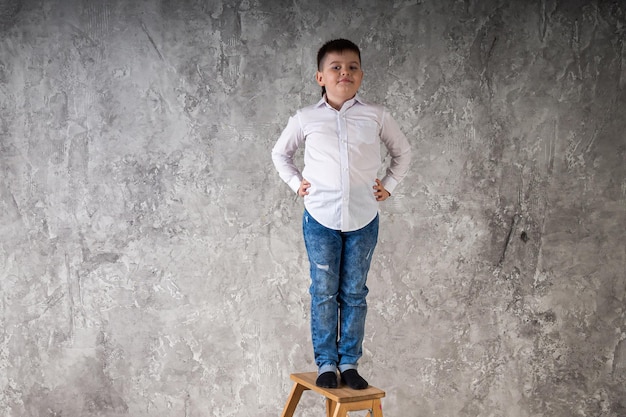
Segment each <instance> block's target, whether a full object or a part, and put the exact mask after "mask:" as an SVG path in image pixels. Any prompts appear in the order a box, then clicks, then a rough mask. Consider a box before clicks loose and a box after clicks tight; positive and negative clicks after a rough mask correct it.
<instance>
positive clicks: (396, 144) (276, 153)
mask: <svg viewBox="0 0 626 417" xmlns="http://www.w3.org/2000/svg"><path fill="white" fill-rule="evenodd" d="M381 141H382V143H383V144H384V145H385V146H386V147H387V150H388V152H389V155H390V156H391V162H390V165H389V167H388V168H387V170H386V174H385V176H384V177H383V178H382V180H381V182H382V184H383V186H384V187H385V189H386V190H387V191H389V192H390V193H393V190H394V189H395V188H396V186H397V185H398V183H399V182H400V181H401V180H402V178H404V176H405V175H406V173H407V171H408V169H409V164H410V158H411V147H410V145H409V142H408V140H407V139H406V136H404V134H403V133H402V132H401V131H400V128H399V126H398V124H397V123H396V121H395V120H394V119H393V118H392V117H391V115H390V114H389V112H388V111H387V110H386V109H385V108H384V107H382V106H378V105H374V104H369V103H367V102H365V101H364V100H363V99H361V98H360V97H359V95H358V94H357V95H356V96H355V97H354V98H353V99H351V100H348V101H347V102H345V103H344V105H343V106H342V108H341V110H336V109H334V108H333V107H331V106H330V105H329V104H328V103H327V102H326V100H325V98H323V99H321V100H320V101H319V102H318V103H317V104H315V105H313V106H309V107H305V108H303V109H301V110H298V112H297V113H296V114H295V115H294V116H292V117H290V118H289V122H288V123H287V126H286V127H285V129H284V130H283V132H282V134H281V135H280V138H279V139H278V141H277V142H276V144H275V145H274V148H273V149H272V161H273V162H274V165H275V167H276V170H277V171H278V173H279V175H280V177H281V179H282V180H283V181H285V182H286V183H287V184H288V185H289V187H290V188H291V189H292V190H293V191H295V192H298V189H299V187H300V183H301V181H302V178H305V179H306V180H307V181H309V182H310V183H311V186H310V187H309V189H308V192H309V194H308V195H307V196H305V197H304V206H305V208H306V209H307V211H308V212H309V213H310V214H311V216H313V218H314V219H315V220H317V221H318V222H319V223H321V224H322V225H324V226H326V227H328V228H330V229H334V230H342V231H353V230H358V229H360V228H362V227H364V226H366V225H367V224H368V223H369V222H371V221H372V220H373V219H374V218H375V217H376V214H377V213H378V202H377V201H376V197H375V195H374V189H373V187H374V185H375V184H376V178H377V177H378V171H379V169H380V167H381V164H382V160H381V152H380V149H381V146H380V142H381ZM303 144H304V169H303V170H302V172H301V171H300V170H299V169H298V167H296V165H295V163H294V155H295V153H296V151H297V149H298V148H299V147H301V146H302V145H303Z"/></svg>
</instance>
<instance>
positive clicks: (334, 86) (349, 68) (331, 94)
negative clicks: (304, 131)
mask: <svg viewBox="0 0 626 417" xmlns="http://www.w3.org/2000/svg"><path fill="white" fill-rule="evenodd" d="M321 65H322V69H321V70H318V71H317V74H316V76H315V79H316V80H317V83H318V84H319V85H320V86H322V87H326V98H327V100H328V103H329V104H330V105H331V106H333V107H335V108H338V107H337V106H339V108H341V106H342V105H343V103H345V102H346V101H348V100H350V99H351V98H352V97H354V95H355V94H356V93H357V91H358V90H359V87H360V86H361V81H362V80H363V71H362V70H361V61H360V60H359V55H358V54H357V53H356V52H354V51H350V50H345V51H342V52H329V53H328V54H326V56H325V57H324V59H323V60H322V64H321Z"/></svg>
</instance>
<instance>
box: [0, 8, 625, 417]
mask: <svg viewBox="0 0 626 417" xmlns="http://www.w3.org/2000/svg"><path fill="white" fill-rule="evenodd" d="M338 36H344V37H348V38H350V39H352V40H354V41H355V42H357V43H359V44H360V45H361V47H362V48H363V65H364V69H365V81H364V84H363V88H362V93H363V95H364V96H365V97H367V98H369V99H370V100H372V101H376V102H379V103H382V104H385V105H387V106H388V107H389V108H390V109H392V110H393V114H394V115H395V117H396V119H397V120H398V121H399V123H400V124H401V126H402V128H403V130H404V131H405V133H406V135H407V136H408V137H409V138H410V141H411V143H412V145H413V147H414V162H413V165H412V170H411V173H410V175H409V176H408V177H407V178H406V180H405V182H404V183H402V185H401V187H400V188H398V190H397V193H395V195H394V196H393V198H392V199H391V200H388V201H387V202H385V203H384V204H383V205H382V206H381V213H382V218H381V228H382V229H381V235H380V243H379V247H378V248H377V252H376V256H375V260H374V264H373V267H372V271H371V274H370V282H369V286H370V296H369V305H370V314H369V316H368V322H367V335H366V340H365V344H364V349H365V353H364V357H363V360H362V362H361V369H362V371H363V374H364V375H366V376H367V377H368V379H369V380H370V382H371V383H372V384H374V385H376V386H378V387H381V388H383V389H385V390H386V392H387V397H386V398H385V399H384V401H383V405H384V408H385V415H386V416H390V417H393V416H398V417H399V416H407V417H421V416H446V417H447V416H461V417H470V416H471V417H476V416H480V417H487V416H494V417H496V416H497V417H500V416H507V417H530V416H533V417H535V416H537V417H539V416H546V417H547V416H554V417H573V416H590V417H592V416H593V417H624V416H626V272H625V270H626V245H625V239H624V231H625V230H626V163H625V162H626V139H625V133H624V132H625V131H626V121H625V120H626V118H625V117H624V115H625V111H626V107H625V105H626V3H625V2H624V1H588V2H587V1H556V0H536V1H505V0H501V1H498V0H492V1H476V0H467V1H453V0H437V1H434V0H433V1H430V0H423V1H410V0H406V1H401V0H394V1H391V0H390V1H378V2H372V1H371V0H363V1H346V2H336V1H317V2H311V1H299V0H296V1H278V0H276V1H274V0H272V1H269V0H268V1H261V0H248V1H246V0H240V1H235V0H224V1H219V0H204V1H201V0H186V1H175V0H169V1H165V0H164V1H157V0H145V1H139V0H137V1H130V0H129V1H124V0H108V1H96V0H93V1H91V0H84V1H80V0H57V1H52V0H50V1H43V0H40V1H36V0H24V1H20V0H2V1H0V416H2V417H17V416H33V417H42V416H50V417H52V416H59V417H60V416H64V417H73V416H82V417H89V416H103V417H121V416H132V417H142V416H164V417H165V416H167V417H183V416H185V417H197V416H277V415H279V414H280V412H281V410H282V407H283V405H284V402H285V400H286V398H287V394H288V391H289V388H290V385H291V384H290V381H289V373H291V372H297V371H306V370H314V365H313V363H312V353H311V348H310V336H309V329H308V323H309V318H308V317H309V313H308V300H309V296H308V263H307V260H306V256H305V252H304V247H303V244H302V241H301V232H300V219H301V211H302V203H301V201H300V200H299V199H298V198H296V197H295V196H294V195H293V194H292V193H291V192H290V191H289V189H288V188H287V186H286V185H284V184H283V183H282V182H280V180H279V178H278V175H277V174H276V173H275V171H274V168H273V166H272V165H271V161H270V155H269V152H270V148H271V146H272V145H273V143H274V141H275V140H276V139H277V136H278V134H279V133H280V131H281V129H282V128H283V126H284V125H285V123H286V122H287V118H288V117H289V116H290V115H291V114H292V113H293V111H294V110H295V109H296V108H298V107H302V106H304V105H307V104H310V103H313V102H314V101H316V100H317V99H318V97H319V91H318V87H317V85H316V84H315V83H314V81H313V74H314V70H315V64H314V56H315V52H316V50H317V48H318V47H319V45H320V44H321V43H322V42H323V41H325V40H328V39H330V38H334V37H338ZM309 394H310V393H307V394H305V396H304V397H303V401H302V402H301V406H300V408H299V412H300V414H299V415H301V416H319V415H322V413H323V412H324V406H323V402H322V401H321V399H320V398H319V397H317V396H315V395H313V394H310V395H309ZM354 414H355V415H356V414H358V413H354Z"/></svg>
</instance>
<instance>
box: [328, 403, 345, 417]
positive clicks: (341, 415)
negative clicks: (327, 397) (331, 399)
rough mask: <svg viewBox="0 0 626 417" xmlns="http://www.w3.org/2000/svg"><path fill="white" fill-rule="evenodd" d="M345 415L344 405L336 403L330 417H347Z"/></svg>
mask: <svg viewBox="0 0 626 417" xmlns="http://www.w3.org/2000/svg"><path fill="white" fill-rule="evenodd" d="M347 415H348V409H347V407H346V406H345V404H343V403H338V404H337V405H336V406H335V412H334V413H333V416H332V417H347Z"/></svg>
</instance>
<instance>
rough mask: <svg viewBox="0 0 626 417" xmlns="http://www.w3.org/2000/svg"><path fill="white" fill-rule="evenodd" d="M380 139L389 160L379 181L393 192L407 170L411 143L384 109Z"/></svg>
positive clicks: (409, 161) (409, 162)
mask: <svg viewBox="0 0 626 417" xmlns="http://www.w3.org/2000/svg"><path fill="white" fill-rule="evenodd" d="M380 139H381V140H382V142H383V143H384V144H385V146H386V147H387V151H388V152H389V156H391V162H390V163H389V167H387V170H386V173H385V176H384V177H383V179H382V180H381V182H382V184H383V186H384V187H385V189H386V190H387V191H389V193H393V190H394V189H395V188H396V186H397V185H398V184H399V183H400V181H402V179H403V178H404V177H405V176H406V174H407V172H408V171H409V166H410V164H411V145H410V144H409V141H408V140H407V138H406V136H404V133H402V131H401V130H400V126H398V123H397V122H396V121H395V120H394V118H393V117H392V116H391V114H389V112H388V111H387V110H386V109H385V110H384V111H383V123H382V128H381V134H380Z"/></svg>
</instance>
